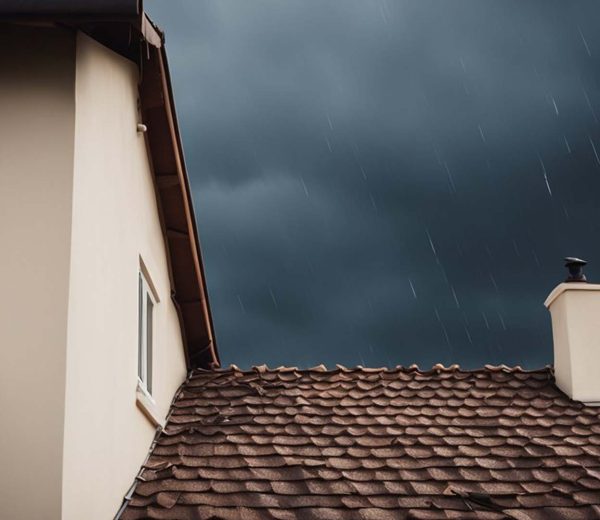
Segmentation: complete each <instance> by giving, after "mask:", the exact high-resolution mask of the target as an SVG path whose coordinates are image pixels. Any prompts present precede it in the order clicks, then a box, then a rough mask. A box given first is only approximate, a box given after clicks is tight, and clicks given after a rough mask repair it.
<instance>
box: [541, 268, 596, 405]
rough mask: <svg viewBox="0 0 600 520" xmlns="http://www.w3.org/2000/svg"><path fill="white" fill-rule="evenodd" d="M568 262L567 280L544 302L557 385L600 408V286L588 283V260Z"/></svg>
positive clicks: (570, 395)
mask: <svg viewBox="0 0 600 520" xmlns="http://www.w3.org/2000/svg"><path fill="white" fill-rule="evenodd" d="M565 262H566V263H565V266H566V267H567V268H568V270H569V277H568V278H567V281H565V282H563V283H560V284H559V285H557V286H556V287H555V288H554V290H553V291H552V292H551V293H550V295H549V296H548V298H546V301H545V302H544V305H545V306H546V308H547V309H548V310H549V311H550V315H551V317H552V336H553V343H554V374H555V378H556V384H557V386H558V387H559V388H560V389H561V390H562V391H563V392H564V393H565V394H567V395H568V396H569V397H570V398H571V399H574V400H577V401H582V402H584V403H586V404H588V405H600V285H599V284H591V283H586V279H585V275H584V274H583V271H582V269H583V266H584V265H585V264H586V262H585V260H581V259H579V258H574V257H568V258H566V259H565Z"/></svg>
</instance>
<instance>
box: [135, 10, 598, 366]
mask: <svg viewBox="0 0 600 520" xmlns="http://www.w3.org/2000/svg"><path fill="white" fill-rule="evenodd" d="M146 8H147V9H148V10H149V11H150V13H151V15H152V16H153V18H154V19H155V20H156V22H157V23H158V24H159V25H160V26H161V27H162V28H163V29H164V30H165V31H166V36H167V50H168V53H169V58H170V68H171V74H172V76H173V83H174V90H175V98H176V104H177V109H178V116H179V122H180V126H181V131H182V135H183V141H184V148H185V153H186V158H187V168H188V173H189V175H190V179H191V185H192V189H193V196H194V202H195V209H196V216H197V219H198V228H199V233H200V238H201V242H202V249H203V254H204V261H205V267H206V274H207V278H208V287H209V293H210V300H211V304H212V312H213V319H214V322H215V327H216V334H217V341H218V347H219V350H220V354H221V358H222V361H223V363H224V364H229V363H236V364H238V365H240V366H242V367H248V366H250V365H253V364H261V363H263V362H264V363H268V364H269V365H272V366H277V365H298V366H311V365H315V364H318V363H321V362H323V363H325V364H327V365H330V366H333V365H335V364H336V363H341V364H347V365H356V364H364V365H369V366H382V365H396V364H411V363H418V364H419V365H421V366H423V367H429V366H431V365H432V364H434V363H437V362H441V363H444V364H450V363H454V362H456V363H460V364H461V365H463V366H466V367H476V366H480V365H483V364H486V363H507V364H511V365H512V364H521V365H524V366H527V367H534V366H539V365H543V364H546V363H550V362H552V339H551V330H550V319H549V315H548V313H547V311H546V309H545V308H544V307H543V301H544V299H545V298H546V296H547V295H548V293H549V292H550V290H551V289H552V288H553V287H554V286H555V285H556V284H557V283H559V282H560V281H562V279H563V278H564V277H565V270H564V268H563V267H562V258H563V257H564V256H566V255H577V256H581V257H583V258H586V259H587V260H589V261H590V264H591V265H590V266H589V267H588V269H587V274H588V278H589V279H591V280H596V281H598V280H600V234H599V231H600V204H599V203H598V198H599V195H600V157H599V154H600V127H599V123H598V118H599V117H600V92H599V79H600V69H599V61H598V60H599V58H600V32H599V31H598V20H599V19H600V4H598V3H597V2H567V1H560V2H553V1H549V0H543V1H529V0H519V1H493V2H490V1H484V0H472V1H471V0H469V1H462V0H452V1H435V2H432V1H427V0H410V1H396V0H387V1H385V0H337V1H334V0H328V1H324V0H299V1H295V0H272V1H266V0H252V1H248V0H218V1H216V0H215V1H206V0H204V1H200V0H187V1H176V0H169V1H168V2H166V1H158V0H154V1H148V2H147V5H146Z"/></svg>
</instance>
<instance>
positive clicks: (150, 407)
mask: <svg viewBox="0 0 600 520" xmlns="http://www.w3.org/2000/svg"><path fill="white" fill-rule="evenodd" d="M135 404H136V405H137V407H138V408H139V409H140V410H141V411H142V413H143V414H144V415H145V416H146V417H147V419H148V420H149V421H150V422H151V423H152V425H153V426H160V427H161V428H162V427H164V425H165V423H164V420H162V419H161V418H160V415H159V413H158V410H157V409H156V403H155V402H154V399H152V397H151V396H150V395H149V394H148V393H147V392H146V390H144V389H143V388H142V387H141V386H140V384H139V383H138V385H137V388H136V389H135Z"/></svg>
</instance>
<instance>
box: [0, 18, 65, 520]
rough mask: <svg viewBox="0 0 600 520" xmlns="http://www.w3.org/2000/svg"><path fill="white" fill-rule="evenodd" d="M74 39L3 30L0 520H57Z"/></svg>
mask: <svg viewBox="0 0 600 520" xmlns="http://www.w3.org/2000/svg"><path fill="white" fill-rule="evenodd" d="M74 54H75V40H74V34H73V33H70V32H68V31H66V30H58V29H50V28H36V29H32V28H26V27H10V26H3V25H1V24H0V244H1V245H0V288H1V290H2V298H0V410H1V412H0V414H1V415H0V417H1V419H0V426H1V434H0V464H1V465H2V471H0V518H2V520H30V519H36V520H46V519H48V520H55V519H57V518H60V508H61V504H60V501H61V473H62V455H63V453H62V449H63V424H64V392H65V384H64V381H65V349H66V337H67V298H68V291H69V285H68V279H69V256H70V236H71V193H72V174H73V131H74V130H73V129H74V122H75V112H74V108H75V107H74Z"/></svg>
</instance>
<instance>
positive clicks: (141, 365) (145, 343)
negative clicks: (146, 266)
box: [138, 272, 156, 395]
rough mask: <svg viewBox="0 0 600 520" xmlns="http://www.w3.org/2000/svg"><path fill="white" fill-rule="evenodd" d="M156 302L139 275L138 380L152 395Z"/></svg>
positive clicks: (144, 279) (144, 389)
mask: <svg viewBox="0 0 600 520" xmlns="http://www.w3.org/2000/svg"><path fill="white" fill-rule="evenodd" d="M155 305H156V301H155V299H154V296H153V294H152V290H151V289H150V285H149V284H148V282H147V281H146V278H145V277H144V275H143V274H142V273H141V272H140V274H139V288H138V380H139V386H140V387H141V388H142V390H143V391H145V392H146V393H147V394H149V395H152V339H153V330H152V326H153V323H152V322H153V320H152V313H153V311H154V306H155Z"/></svg>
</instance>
